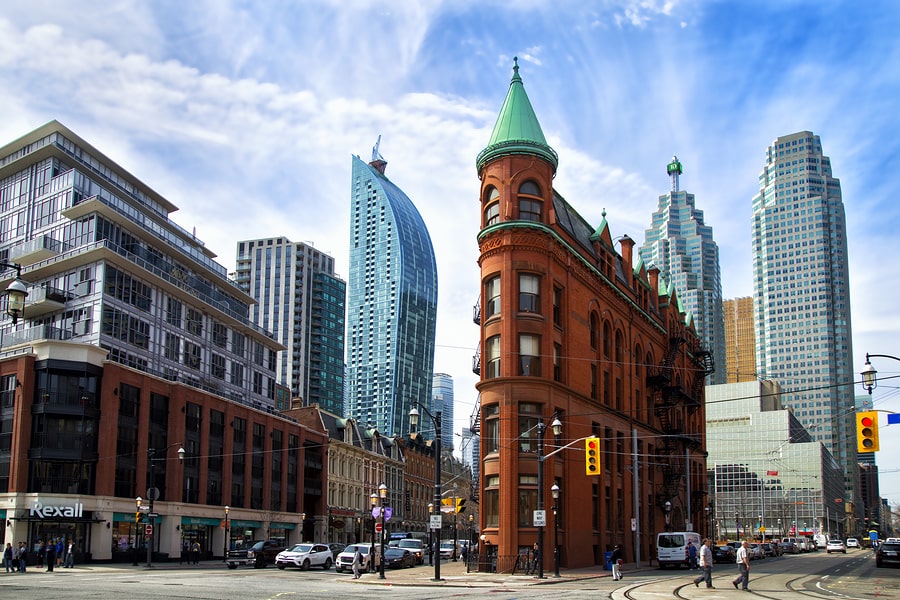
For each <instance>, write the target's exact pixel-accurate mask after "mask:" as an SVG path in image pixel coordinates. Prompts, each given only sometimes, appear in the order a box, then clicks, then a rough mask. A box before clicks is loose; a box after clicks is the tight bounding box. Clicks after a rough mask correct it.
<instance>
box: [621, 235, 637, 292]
mask: <svg viewBox="0 0 900 600" xmlns="http://www.w3.org/2000/svg"><path fill="white" fill-rule="evenodd" d="M619 244H620V245H621V247H622V267H623V269H622V270H623V271H625V280H626V281H627V282H628V285H634V282H633V281H632V279H634V263H633V262H632V258H633V250H634V240H633V239H631V238H630V237H628V236H627V235H623V236H622V239H621V240H619Z"/></svg>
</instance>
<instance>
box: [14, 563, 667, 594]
mask: <svg viewBox="0 0 900 600" xmlns="http://www.w3.org/2000/svg"><path fill="white" fill-rule="evenodd" d="M216 568H221V569H222V570H223V571H227V572H231V571H229V570H228V569H227V568H226V567H225V564H224V563H223V562H222V561H221V560H206V561H200V564H199V565H189V564H180V563H178V562H160V563H153V565H152V566H151V567H150V568H147V567H146V566H144V563H143V562H142V563H140V564H138V565H137V566H134V565H132V564H131V563H99V564H82V565H76V566H75V570H76V571H104V570H141V571H145V572H146V571H174V570H179V571H190V570H193V569H197V570H200V569H216ZM244 568H247V567H244ZM274 568H275V567H273V566H271V565H269V567H268V569H274ZM471 568H472V570H471V571H470V572H469V573H466V563H464V562H462V561H457V562H453V561H444V562H442V563H441V580H440V581H434V565H429V564H428V563H427V562H426V563H425V565H423V566H419V567H415V568H411V569H386V570H385V572H384V579H381V578H380V577H379V576H378V575H379V574H378V572H377V571H376V572H374V573H364V574H363V576H362V577H361V578H360V579H353V576H352V575H351V574H350V573H343V574H337V573H336V574H335V575H336V576H337V577H338V578H341V577H345V578H346V581H347V583H349V584H353V585H386V586H437V587H469V588H472V587H496V586H504V587H527V586H533V585H552V584H555V583H563V582H572V581H584V580H590V579H603V578H610V579H609V581H612V573H611V572H609V571H605V570H603V568H602V567H601V566H599V565H597V566H592V567H585V568H582V569H561V570H560V576H559V577H554V576H553V569H552V568H550V569H549V570H545V571H544V578H543V579H538V578H537V577H536V576H533V575H525V574H524V573H523V574H518V573H517V574H515V575H510V574H508V573H480V572H478V571H476V570H475V565H472V567H471ZM647 568H650V569H652V568H653V567H646V566H641V567H635V566H634V565H630V568H629V565H625V567H624V569H623V574H624V575H625V577H626V578H627V577H628V576H629V575H631V574H634V573H637V572H639V571H642V570H644V569H647ZM30 570H31V569H29V571H30ZM35 572H41V573H42V572H44V571H43V569H40V570H35Z"/></svg>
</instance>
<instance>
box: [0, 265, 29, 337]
mask: <svg viewBox="0 0 900 600" xmlns="http://www.w3.org/2000/svg"><path fill="white" fill-rule="evenodd" d="M0 268H3V269H15V270H16V278H15V279H13V280H12V281H11V282H10V283H9V285H8V286H6V297H7V304H6V314H8V315H9V316H10V317H12V322H13V327H14V328H15V326H16V323H17V322H18V320H19V317H21V316H22V315H23V314H24V313H25V297H26V296H28V285H27V284H26V283H25V282H24V281H22V265H19V264H16V263H8V262H0Z"/></svg>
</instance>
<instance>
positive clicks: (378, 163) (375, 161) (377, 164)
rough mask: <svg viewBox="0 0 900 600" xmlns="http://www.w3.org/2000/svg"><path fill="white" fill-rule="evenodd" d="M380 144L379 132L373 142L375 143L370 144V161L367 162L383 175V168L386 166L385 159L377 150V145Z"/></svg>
mask: <svg viewBox="0 0 900 600" xmlns="http://www.w3.org/2000/svg"><path fill="white" fill-rule="evenodd" d="M380 145H381V134H380V133H379V134H378V141H376V142H375V145H374V146H372V161H371V162H370V163H369V165H371V166H372V167H373V168H374V169H375V170H376V171H378V172H379V173H381V174H382V175H384V170H385V169H386V168H387V161H386V160H384V157H383V156H381V153H380V152H378V146H380Z"/></svg>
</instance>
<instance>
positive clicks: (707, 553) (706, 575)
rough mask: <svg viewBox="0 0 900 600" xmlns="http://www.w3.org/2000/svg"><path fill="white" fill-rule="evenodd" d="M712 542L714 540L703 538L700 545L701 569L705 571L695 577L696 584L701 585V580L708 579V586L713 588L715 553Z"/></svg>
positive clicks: (696, 585)
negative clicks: (711, 545)
mask: <svg viewBox="0 0 900 600" xmlns="http://www.w3.org/2000/svg"><path fill="white" fill-rule="evenodd" d="M710 544H712V540H710V539H709V538H706V539H705V540H703V545H702V546H700V569H701V570H702V571H703V573H702V574H701V575H700V576H699V577H697V578H696V579H694V586H695V587H700V582H701V581H704V580H705V581H706V587H708V588H712V587H713V584H712V567H713V553H712V548H711V547H710Z"/></svg>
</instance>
